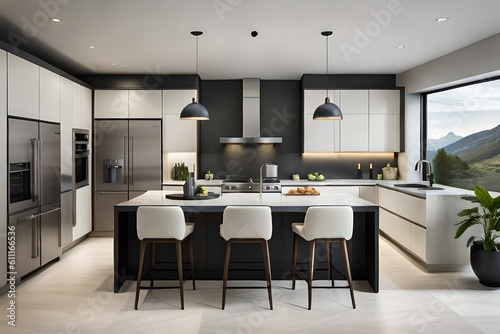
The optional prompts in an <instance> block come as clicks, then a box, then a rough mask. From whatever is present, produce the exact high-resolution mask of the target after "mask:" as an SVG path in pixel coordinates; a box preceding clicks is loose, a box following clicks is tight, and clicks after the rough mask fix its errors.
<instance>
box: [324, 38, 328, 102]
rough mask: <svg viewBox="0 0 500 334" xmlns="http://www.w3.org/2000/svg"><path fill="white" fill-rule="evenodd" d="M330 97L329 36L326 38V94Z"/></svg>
mask: <svg viewBox="0 0 500 334" xmlns="http://www.w3.org/2000/svg"><path fill="white" fill-rule="evenodd" d="M325 95H326V96H327V97H328V36H326V94H325Z"/></svg>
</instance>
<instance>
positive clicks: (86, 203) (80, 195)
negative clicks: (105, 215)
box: [73, 186, 92, 241]
mask: <svg viewBox="0 0 500 334" xmlns="http://www.w3.org/2000/svg"><path fill="white" fill-rule="evenodd" d="M75 196H76V201H75V204H76V207H75V208H74V210H76V213H75V214H76V217H75V221H76V224H75V226H74V227H73V241H75V240H77V239H79V238H81V237H83V236H84V235H86V234H87V233H90V231H91V230H92V208H91V206H92V194H91V191H90V186H85V187H81V188H79V189H77V190H76V195H75Z"/></svg>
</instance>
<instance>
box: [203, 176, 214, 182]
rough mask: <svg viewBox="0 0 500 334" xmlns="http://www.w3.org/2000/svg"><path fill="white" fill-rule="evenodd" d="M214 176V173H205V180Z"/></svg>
mask: <svg viewBox="0 0 500 334" xmlns="http://www.w3.org/2000/svg"><path fill="white" fill-rule="evenodd" d="M213 178H214V174H205V180H207V181H210V180H212V179H213Z"/></svg>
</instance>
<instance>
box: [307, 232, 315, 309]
mask: <svg viewBox="0 0 500 334" xmlns="http://www.w3.org/2000/svg"><path fill="white" fill-rule="evenodd" d="M315 246H316V240H311V241H309V280H308V282H307V301H308V302H307V304H308V309H309V310H310V309H311V305H312V283H313V277H314V249H315Z"/></svg>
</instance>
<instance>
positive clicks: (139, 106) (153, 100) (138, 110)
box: [94, 90, 162, 119]
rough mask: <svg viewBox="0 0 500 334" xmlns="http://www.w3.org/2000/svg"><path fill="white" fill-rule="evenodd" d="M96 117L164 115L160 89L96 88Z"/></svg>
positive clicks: (122, 117) (158, 116)
mask: <svg viewBox="0 0 500 334" xmlns="http://www.w3.org/2000/svg"><path fill="white" fill-rule="evenodd" d="M94 94H95V100H94V101H95V104H94V117H95V118H119V119H127V118H155V119H159V118H161V116H162V93H161V91H160V90H96V91H95V92H94Z"/></svg>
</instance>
